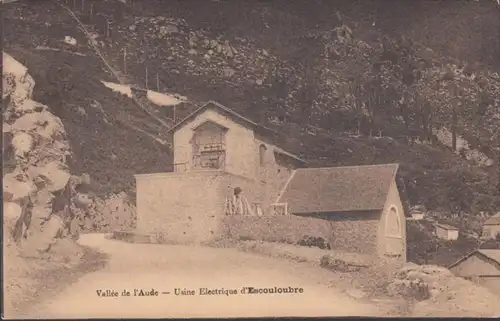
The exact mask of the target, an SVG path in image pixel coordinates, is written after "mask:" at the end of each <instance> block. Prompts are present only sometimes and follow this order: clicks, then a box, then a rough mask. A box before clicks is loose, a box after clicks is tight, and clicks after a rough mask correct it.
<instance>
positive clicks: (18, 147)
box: [12, 132, 34, 157]
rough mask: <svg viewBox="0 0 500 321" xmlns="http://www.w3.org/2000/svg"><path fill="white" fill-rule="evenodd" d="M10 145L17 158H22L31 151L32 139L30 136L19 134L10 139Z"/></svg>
mask: <svg viewBox="0 0 500 321" xmlns="http://www.w3.org/2000/svg"><path fill="white" fill-rule="evenodd" d="M12 145H13V146H14V151H15V154H16V156H17V157H24V156H26V154H28V153H29V152H30V151H31V150H32V149H33V145H34V143H33V137H31V135H29V134H27V133H24V132H21V133H17V134H15V135H14V138H12Z"/></svg>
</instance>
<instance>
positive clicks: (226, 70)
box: [222, 67, 236, 77]
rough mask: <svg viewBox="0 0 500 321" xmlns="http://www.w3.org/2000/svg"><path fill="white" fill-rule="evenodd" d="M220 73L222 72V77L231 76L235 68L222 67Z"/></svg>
mask: <svg viewBox="0 0 500 321" xmlns="http://www.w3.org/2000/svg"><path fill="white" fill-rule="evenodd" d="M222 73H223V75H224V77H232V76H234V74H235V73H236V70H234V69H233V68H231V67H224V69H223V71H222Z"/></svg>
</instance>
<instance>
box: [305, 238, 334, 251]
mask: <svg viewBox="0 0 500 321" xmlns="http://www.w3.org/2000/svg"><path fill="white" fill-rule="evenodd" d="M297 245H300V246H308V247H317V248H320V249H322V250H325V249H327V250H330V249H331V248H330V244H329V243H328V242H327V241H325V239H324V238H322V237H315V236H308V235H306V236H304V237H302V239H301V240H300V241H298V242H297Z"/></svg>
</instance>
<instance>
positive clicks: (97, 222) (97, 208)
mask: <svg viewBox="0 0 500 321" xmlns="http://www.w3.org/2000/svg"><path fill="white" fill-rule="evenodd" d="M81 198H82V200H81V201H83V200H84V197H81ZM79 217H81V219H80V220H79V222H78V224H79V229H80V230H82V231H93V232H95V231H99V232H111V231H115V230H127V229H130V228H133V227H135V224H136V223H135V222H136V208H135V206H134V205H133V204H132V202H131V201H130V200H129V197H128V196H127V194H125V193H123V192H122V193H118V194H112V195H110V196H108V197H106V198H103V199H101V198H95V199H93V200H92V201H91V203H89V205H88V210H87V211H86V212H85V213H82V215H81V216H79Z"/></svg>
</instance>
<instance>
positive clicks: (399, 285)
mask: <svg viewBox="0 0 500 321" xmlns="http://www.w3.org/2000/svg"><path fill="white" fill-rule="evenodd" d="M387 292H388V293H389V294H390V295H392V296H395V297H399V296H401V297H403V298H405V299H413V300H416V301H422V300H427V299H428V298H430V296H431V295H430V292H429V286H428V284H427V283H425V282H424V281H422V280H421V279H415V280H394V281H393V282H391V283H390V284H389V285H388V286H387Z"/></svg>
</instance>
